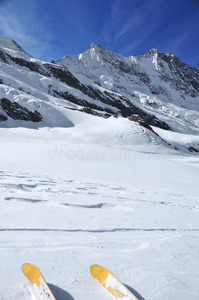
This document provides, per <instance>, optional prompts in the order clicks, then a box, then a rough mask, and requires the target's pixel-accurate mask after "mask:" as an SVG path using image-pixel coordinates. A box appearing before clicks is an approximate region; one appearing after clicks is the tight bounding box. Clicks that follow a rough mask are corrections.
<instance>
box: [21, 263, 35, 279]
mask: <svg viewBox="0 0 199 300" xmlns="http://www.w3.org/2000/svg"><path fill="white" fill-rule="evenodd" d="M32 267H33V265H32V264H30V263H25V264H23V265H22V266H21V268H22V272H23V273H24V275H25V276H27V275H28V274H29V273H30V271H31V269H32Z"/></svg>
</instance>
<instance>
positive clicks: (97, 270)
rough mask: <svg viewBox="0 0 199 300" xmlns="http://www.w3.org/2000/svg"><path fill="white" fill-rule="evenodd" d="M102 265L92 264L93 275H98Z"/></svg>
mask: <svg viewBox="0 0 199 300" xmlns="http://www.w3.org/2000/svg"><path fill="white" fill-rule="evenodd" d="M100 269H101V267H100V266H99V265H92V266H90V272H91V275H93V277H95V278H96V277H98V274H99V272H100Z"/></svg>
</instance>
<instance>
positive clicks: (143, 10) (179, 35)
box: [0, 0, 199, 68]
mask: <svg viewBox="0 0 199 300" xmlns="http://www.w3.org/2000/svg"><path fill="white" fill-rule="evenodd" d="M0 34H2V35H6V36H9V37H11V38H13V39H14V40H15V41H16V42H17V43H18V44H20V46H22V47H23V48H24V49H25V50H26V51H27V52H28V53H29V54H31V55H32V56H34V57H35V58H38V59H41V60H44V61H50V60H51V59H55V60H56V59H59V58H62V57H63V56H65V55H68V54H79V53H82V52H84V51H85V50H86V49H87V47H88V46H89V45H90V44H91V43H93V42H94V43H97V44H100V45H102V46H103V47H104V48H106V49H109V50H111V51H114V52H116V53H119V54H122V55H124V56H129V55H135V54H140V53H143V52H146V51H148V50H149V49H150V48H156V49H158V50H159V51H165V52H169V51H170V52H174V53H175V54H176V56H177V57H178V58H179V59H181V60H182V61H184V62H186V63H188V64H190V65H192V66H194V67H196V68H199V0H151V1H150V0H70V1H68V0H0Z"/></svg>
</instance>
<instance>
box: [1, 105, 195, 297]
mask: <svg viewBox="0 0 199 300" xmlns="http://www.w3.org/2000/svg"><path fill="white" fill-rule="evenodd" d="M67 117H68V119H69V120H70V121H71V122H72V123H73V124H74V126H73V127H70V128H58V127H57V128H45V127H43V128H40V129H37V130H36V129H27V128H22V127H18V128H14V127H13V128H1V139H0V143H1V145H0V147H1V169H0V187H1V199H0V222H1V223H0V253H1V272H0V282H1V284H0V299H1V300H3V299H6V300H7V299H9V300H12V299H15V300H16V299H20V300H28V299H31V295H30V294H29V292H28V290H27V289H26V286H27V284H28V280H27V278H26V277H25V276H24V275H23V273H22V271H21V265H22V264H23V263H25V262H30V263H33V264H36V265H37V266H38V267H39V268H40V270H41V272H42V273H43V275H44V277H45V278H46V280H47V282H48V283H50V287H51V289H52V291H53V293H54V295H55V298H56V299H57V300H72V299H75V300H82V299H87V300H88V299H92V300H101V299H104V300H108V299H111V297H112V296H111V295H109V293H108V292H107V291H106V290H105V289H104V288H103V287H102V286H101V285H100V284H99V283H98V282H97V281H96V279H94V278H93V277H92V276H91V275H90V274H89V266H90V265H91V264H95V263H97V264H100V265H102V266H105V267H106V268H108V269H110V270H111V272H113V274H115V275H116V276H117V277H118V278H119V279H120V280H121V281H122V282H123V283H124V284H126V285H128V286H129V287H130V289H131V290H132V289H133V290H134V291H135V294H136V296H137V297H138V299H139V300H143V299H145V300H159V299H164V300H166V299H169V300H176V299H181V300H186V299H189V300H195V299H196V297H197V296H198V294H199V285H198V278H199V263H198V261H199V243H198V239H199V201H198V191H199V188H198V174H199V159H198V156H194V155H192V156H191V155H190V154H189V155H188V154H186V155H185V154H184V155H182V154H179V152H177V151H175V150H172V149H171V148H169V147H167V146H165V145H164V143H163V142H161V140H160V139H159V137H158V136H156V135H155V134H153V133H152V132H150V131H149V132H148V131H147V129H144V128H143V127H140V126H139V125H138V124H136V123H134V122H130V121H128V120H126V119H123V118H120V119H118V120H116V119H114V118H110V119H107V120H105V119H103V118H98V117H94V116H90V115H86V114H83V113H81V112H77V111H71V110H68V116H67ZM77 120H78V122H77ZM143 131H145V132H143ZM167 137H168V133H167Z"/></svg>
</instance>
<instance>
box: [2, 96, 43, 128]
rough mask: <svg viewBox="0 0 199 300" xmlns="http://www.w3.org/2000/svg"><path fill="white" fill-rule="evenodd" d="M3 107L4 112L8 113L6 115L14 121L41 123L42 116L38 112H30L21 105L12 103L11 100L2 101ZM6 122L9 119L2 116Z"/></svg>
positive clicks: (3, 99) (4, 99)
mask: <svg viewBox="0 0 199 300" xmlns="http://www.w3.org/2000/svg"><path fill="white" fill-rule="evenodd" d="M1 106H2V108H3V110H4V111H5V112H6V114H7V115H8V116H9V117H10V118H12V119H14V120H23V121H32V122H41V121H42V116H41V115H40V113H38V111H35V112H34V113H33V112H31V111H29V110H28V109H27V108H25V107H23V106H21V105H20V104H18V103H16V102H14V103H12V102H11V101H10V100H8V99H6V98H2V99H1ZM2 117H3V118H4V120H2V121H6V120H7V117H6V116H4V115H3V116H2ZM0 119H1V115H0Z"/></svg>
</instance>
